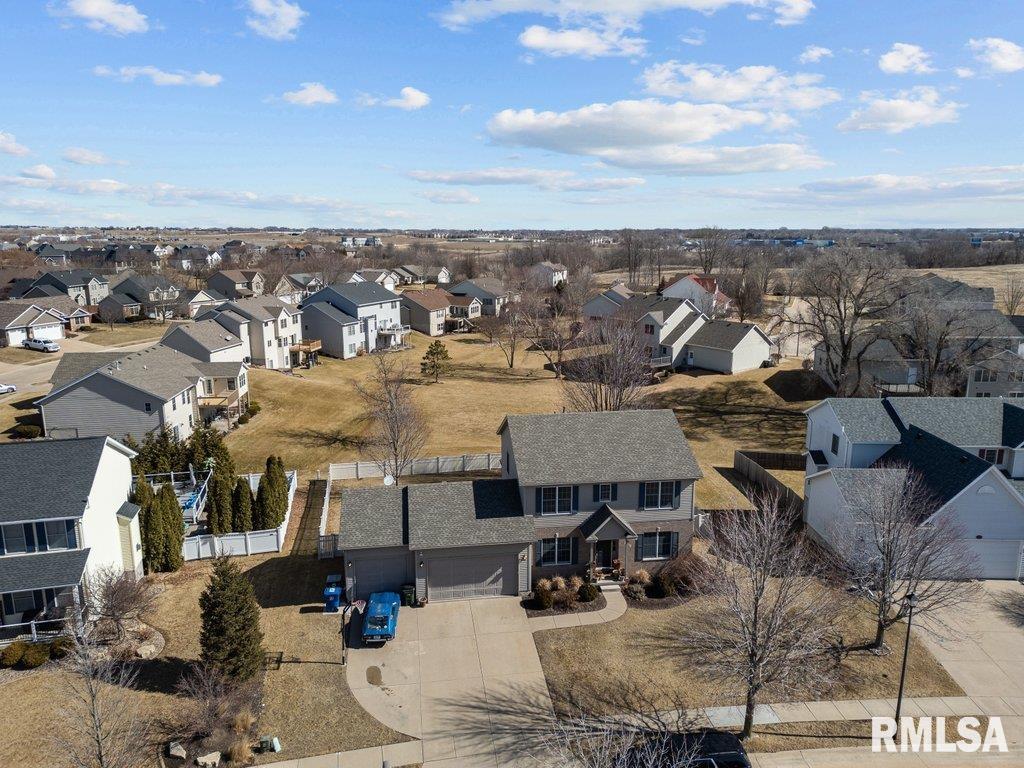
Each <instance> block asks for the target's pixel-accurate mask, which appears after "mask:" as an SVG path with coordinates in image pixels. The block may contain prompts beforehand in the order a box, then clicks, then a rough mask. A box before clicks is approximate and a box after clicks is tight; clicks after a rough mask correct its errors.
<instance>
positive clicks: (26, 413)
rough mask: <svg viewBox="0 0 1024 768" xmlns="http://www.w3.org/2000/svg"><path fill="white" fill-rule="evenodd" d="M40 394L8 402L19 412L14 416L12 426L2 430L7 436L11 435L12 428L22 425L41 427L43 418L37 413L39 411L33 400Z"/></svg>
mask: <svg viewBox="0 0 1024 768" xmlns="http://www.w3.org/2000/svg"><path fill="white" fill-rule="evenodd" d="M40 397H42V395H41V394H40V395H36V396H34V397H27V398H24V399H22V400H15V401H12V402H11V403H10V407H11V408H13V409H14V410H15V411H19V412H20V413H19V414H18V415H17V416H15V417H14V426H12V427H11V428H10V429H8V430H7V431H6V432H4V434H5V435H7V436H8V437H13V436H14V434H15V432H14V430H15V429H16V428H18V427H20V426H23V425H33V426H36V427H39V428H40V429H42V427H43V420H42V417H41V416H40V415H39V411H38V410H37V409H36V406H35V402H36V400H38V399H39V398H40Z"/></svg>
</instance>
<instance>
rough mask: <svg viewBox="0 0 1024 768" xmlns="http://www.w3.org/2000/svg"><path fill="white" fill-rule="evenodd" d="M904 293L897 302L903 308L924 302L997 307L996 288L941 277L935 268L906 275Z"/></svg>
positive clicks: (946, 306) (987, 308)
mask: <svg viewBox="0 0 1024 768" xmlns="http://www.w3.org/2000/svg"><path fill="white" fill-rule="evenodd" d="M898 290H899V292H900V295H899V299H898V302H897V304H896V309H897V311H899V312H902V311H905V310H906V309H907V308H908V307H910V306H913V305H914V304H919V303H921V302H927V303H928V304H930V305H934V306H937V307H940V308H942V309H975V310H979V311H992V310H994V309H995V308H996V295H995V289H994V288H979V287H976V286H973V285H968V284H967V283H965V282H962V281H960V280H952V279H948V278H945V277H939V276H938V275H936V274H935V273H934V272H927V273H925V274H923V275H916V276H913V275H912V276H908V277H904V278H902V279H901V280H900V281H899V288H898Z"/></svg>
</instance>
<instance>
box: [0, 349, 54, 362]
mask: <svg viewBox="0 0 1024 768" xmlns="http://www.w3.org/2000/svg"><path fill="white" fill-rule="evenodd" d="M52 359H53V358H52V357H50V355H49V353H47V352H40V351H38V350H35V349H25V347H0V363H10V364H11V365H21V364H25V365H36V364H38V363H46V362H50V361H51V360H52Z"/></svg>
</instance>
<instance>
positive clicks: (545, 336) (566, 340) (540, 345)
mask: <svg viewBox="0 0 1024 768" xmlns="http://www.w3.org/2000/svg"><path fill="white" fill-rule="evenodd" d="M564 298H565V297H563V296H558V295H557V294H556V295H553V296H552V297H551V298H550V299H547V300H546V299H545V297H544V296H542V295H540V294H538V293H529V294H526V295H524V296H523V298H522V300H521V301H520V304H519V307H518V309H519V311H520V312H521V313H522V318H523V322H524V323H525V324H526V328H527V332H528V334H529V336H530V338H531V339H533V343H534V345H535V347H536V348H537V349H538V350H540V353H541V354H542V355H544V358H545V359H546V360H547V361H548V363H549V364H550V365H551V367H552V368H553V369H554V371H555V378H558V379H560V378H562V361H563V359H564V358H565V353H566V351H567V350H568V349H569V348H570V347H571V346H572V344H573V341H574V340H575V338H576V336H577V335H578V334H579V330H580V329H579V325H578V324H577V323H575V322H573V321H572V320H570V319H569V317H568V315H569V313H570V312H571V311H572V310H571V309H570V307H569V303H568V302H567V301H565V300H563V299H564Z"/></svg>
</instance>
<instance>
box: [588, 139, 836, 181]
mask: <svg viewBox="0 0 1024 768" xmlns="http://www.w3.org/2000/svg"><path fill="white" fill-rule="evenodd" d="M595 154H597V156H598V157H600V158H601V159H602V160H604V161H605V162H606V163H609V164H611V165H617V166H621V167H623V168H631V169H635V170H640V171H650V172H651V173H661V174H668V175H672V176H718V175H727V174H738V173H767V172H773V171H794V170H804V169H814V168H822V167H824V166H825V165H827V163H826V162H825V161H824V160H823V159H822V158H821V157H819V156H818V154H817V153H815V152H814V151H813V150H811V149H808V148H807V147H805V146H803V145H802V144H761V145H757V146H750V147H712V146H696V147H683V146H679V145H667V146H656V147H616V148H605V149H603V150H601V151H600V152H599V153H595Z"/></svg>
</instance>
